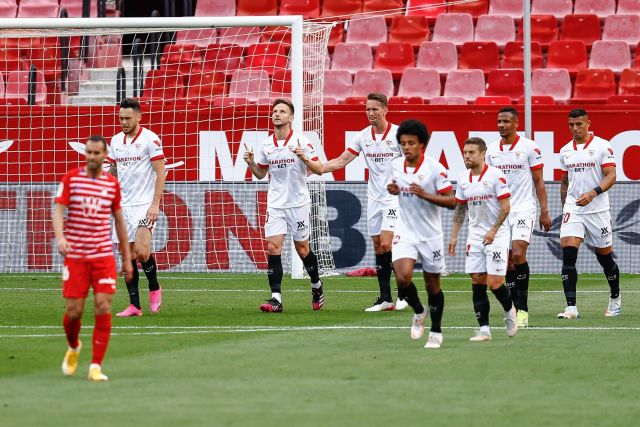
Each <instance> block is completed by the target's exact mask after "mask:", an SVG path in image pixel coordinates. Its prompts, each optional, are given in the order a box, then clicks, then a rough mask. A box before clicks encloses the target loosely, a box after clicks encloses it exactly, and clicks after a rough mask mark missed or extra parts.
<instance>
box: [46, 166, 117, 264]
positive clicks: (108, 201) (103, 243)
mask: <svg viewBox="0 0 640 427" xmlns="http://www.w3.org/2000/svg"><path fill="white" fill-rule="evenodd" d="M120 197H121V196H120V185H119V184H118V180H117V179H116V178H115V177H114V176H112V175H111V174H108V173H102V174H101V175H100V176H99V177H97V178H92V177H90V176H88V175H87V173H86V171H85V168H77V169H73V170H71V171H69V172H68V173H67V174H66V175H65V176H64V177H63V178H62V182H61V183H60V185H59V187H58V192H57V193H56V197H55V202H56V203H60V204H63V205H65V206H67V210H68V211H67V220H66V224H65V231H64V235H65V238H66V239H67V241H68V242H69V244H70V245H71V250H70V251H69V252H68V253H67V255H66V257H67V258H74V259H93V258H100V257H106V256H113V243H112V241H111V215H112V213H113V212H115V211H118V210H120Z"/></svg>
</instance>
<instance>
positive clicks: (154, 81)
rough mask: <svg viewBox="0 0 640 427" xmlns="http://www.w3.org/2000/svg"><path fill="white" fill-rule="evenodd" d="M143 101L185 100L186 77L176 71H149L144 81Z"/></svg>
mask: <svg viewBox="0 0 640 427" xmlns="http://www.w3.org/2000/svg"><path fill="white" fill-rule="evenodd" d="M141 98H142V99H164V100H172V99H177V98H184V77H183V76H182V74H180V73H178V72H176V71H174V70H149V71H148V72H147V78H145V79H144V89H143V90H142V96H141Z"/></svg>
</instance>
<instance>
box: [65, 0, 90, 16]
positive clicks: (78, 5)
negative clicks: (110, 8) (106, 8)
mask: <svg viewBox="0 0 640 427" xmlns="http://www.w3.org/2000/svg"><path fill="white" fill-rule="evenodd" d="M62 9H66V11H67V15H68V16H69V18H82V17H83V16H82V0H61V1H60V11H62ZM97 16H98V2H97V1H91V2H89V17H91V18H95V17H97Z"/></svg>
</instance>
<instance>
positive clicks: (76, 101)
mask: <svg viewBox="0 0 640 427" xmlns="http://www.w3.org/2000/svg"><path fill="white" fill-rule="evenodd" d="M67 103H68V104H70V105H115V104H116V96H115V94H114V95H113V96H95V95H89V96H84V95H72V96H69V97H68V99H67Z"/></svg>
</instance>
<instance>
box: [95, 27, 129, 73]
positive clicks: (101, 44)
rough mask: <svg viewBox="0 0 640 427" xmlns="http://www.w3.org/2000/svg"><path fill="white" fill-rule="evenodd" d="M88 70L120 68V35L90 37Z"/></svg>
mask: <svg viewBox="0 0 640 427" xmlns="http://www.w3.org/2000/svg"><path fill="white" fill-rule="evenodd" d="M89 40H90V44H89V60H88V61H87V67H88V68H113V67H121V66H122V35H120V34H109V35H107V36H97V37H90V38H89Z"/></svg>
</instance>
